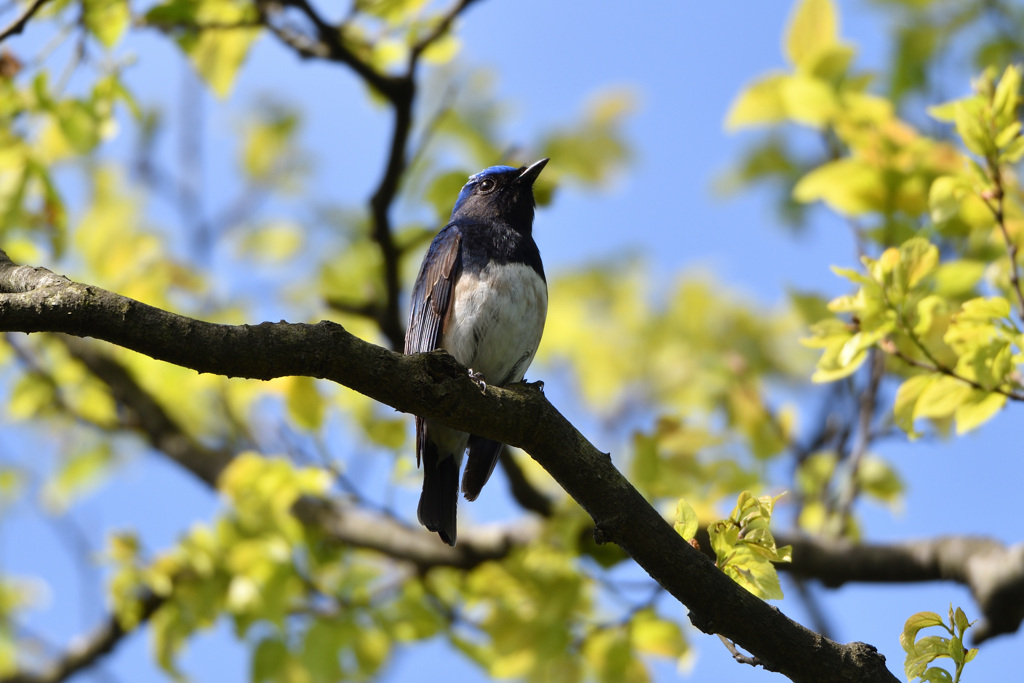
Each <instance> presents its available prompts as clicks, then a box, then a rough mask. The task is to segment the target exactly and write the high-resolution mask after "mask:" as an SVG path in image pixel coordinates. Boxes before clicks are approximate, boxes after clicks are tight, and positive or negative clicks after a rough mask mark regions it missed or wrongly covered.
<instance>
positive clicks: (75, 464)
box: [43, 443, 113, 510]
mask: <svg viewBox="0 0 1024 683" xmlns="http://www.w3.org/2000/svg"><path fill="white" fill-rule="evenodd" d="M112 459H113V453H112V451H111V446H110V444H109V443H101V444H98V445H97V446H95V447H93V448H89V449H86V450H83V451H80V452H77V453H74V454H73V455H71V457H69V458H67V460H66V461H65V462H64V463H63V464H62V466H61V468H60V470H59V472H58V473H57V475H56V476H55V477H53V478H51V479H50V480H49V481H47V483H46V487H45V488H44V490H43V499H44V500H45V502H46V504H47V506H48V507H50V508H51V509H54V510H63V509H65V508H66V507H67V506H68V505H69V504H70V503H71V502H73V501H74V500H75V499H76V498H78V497H80V496H81V495H83V494H84V493H87V492H88V491H91V490H92V489H93V488H95V486H96V485H97V484H98V483H99V482H100V481H101V479H102V477H103V475H104V474H105V473H106V472H107V471H108V469H109V466H110V463H111V461H112Z"/></svg>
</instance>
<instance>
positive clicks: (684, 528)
mask: <svg viewBox="0 0 1024 683" xmlns="http://www.w3.org/2000/svg"><path fill="white" fill-rule="evenodd" d="M697 525H698V523H697V513H696V512H694V510H693V508H692V507H691V506H690V504H689V503H687V502H686V501H685V500H684V499H682V498H680V499H679V502H678V503H677V504H676V523H675V528H676V532H678V534H679V535H680V536H682V537H683V538H685V539H686V540H687V541H689V540H690V539H691V538H693V537H694V536H695V535H696V534H697Z"/></svg>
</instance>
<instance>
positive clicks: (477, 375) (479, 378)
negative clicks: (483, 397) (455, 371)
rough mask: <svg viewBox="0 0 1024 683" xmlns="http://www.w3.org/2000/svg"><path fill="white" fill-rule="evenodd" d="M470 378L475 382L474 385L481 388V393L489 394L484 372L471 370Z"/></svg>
mask: <svg viewBox="0 0 1024 683" xmlns="http://www.w3.org/2000/svg"><path fill="white" fill-rule="evenodd" d="M469 378H470V379H471V380H473V383H474V384H476V385H477V386H478V387H480V393H481V394H486V393H487V382H486V381H484V375H483V373H482V372H476V371H475V370H474V369H473V368H470V369H469Z"/></svg>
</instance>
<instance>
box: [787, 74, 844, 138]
mask: <svg viewBox="0 0 1024 683" xmlns="http://www.w3.org/2000/svg"><path fill="white" fill-rule="evenodd" d="M779 93H780V95H781V96H782V101H783V103H784V104H785V107H786V114H787V116H788V117H789V118H790V119H792V120H794V121H796V122H797V123H803V124H805V125H807V126H811V127H813V128H824V127H825V126H826V125H828V124H829V123H831V122H832V120H833V119H834V118H835V117H836V114H837V113H838V112H839V102H838V100H837V99H836V94H835V91H834V90H833V88H832V86H831V85H830V84H829V83H827V82H826V81H825V80H823V79H820V78H815V77H813V76H810V75H805V74H795V75H793V76H790V77H788V78H786V79H785V80H784V81H782V82H781V83H780V84H779Z"/></svg>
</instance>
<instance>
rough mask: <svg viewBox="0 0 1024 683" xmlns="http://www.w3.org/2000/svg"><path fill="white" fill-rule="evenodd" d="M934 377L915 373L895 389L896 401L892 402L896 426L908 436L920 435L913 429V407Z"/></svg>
mask: <svg viewBox="0 0 1024 683" xmlns="http://www.w3.org/2000/svg"><path fill="white" fill-rule="evenodd" d="M935 379H936V376H935V375H932V374H927V375H915V376H914V377H911V378H909V379H908V380H906V381H905V382H903V384H901V385H900V388H899V389H898V390H897V391H896V401H895V403H894V404H893V417H894V419H895V421H896V426H898V427H899V428H900V429H902V430H903V431H904V432H906V433H907V435H908V436H910V438H912V439H913V438H917V437H918V436H920V434H918V433H917V432H916V431H914V416H915V409H916V407H917V400H918V399H919V398H920V397H921V394H922V393H923V392H924V390H925V389H926V388H927V387H928V385H930V384H931V383H932V382H934V381H935Z"/></svg>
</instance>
